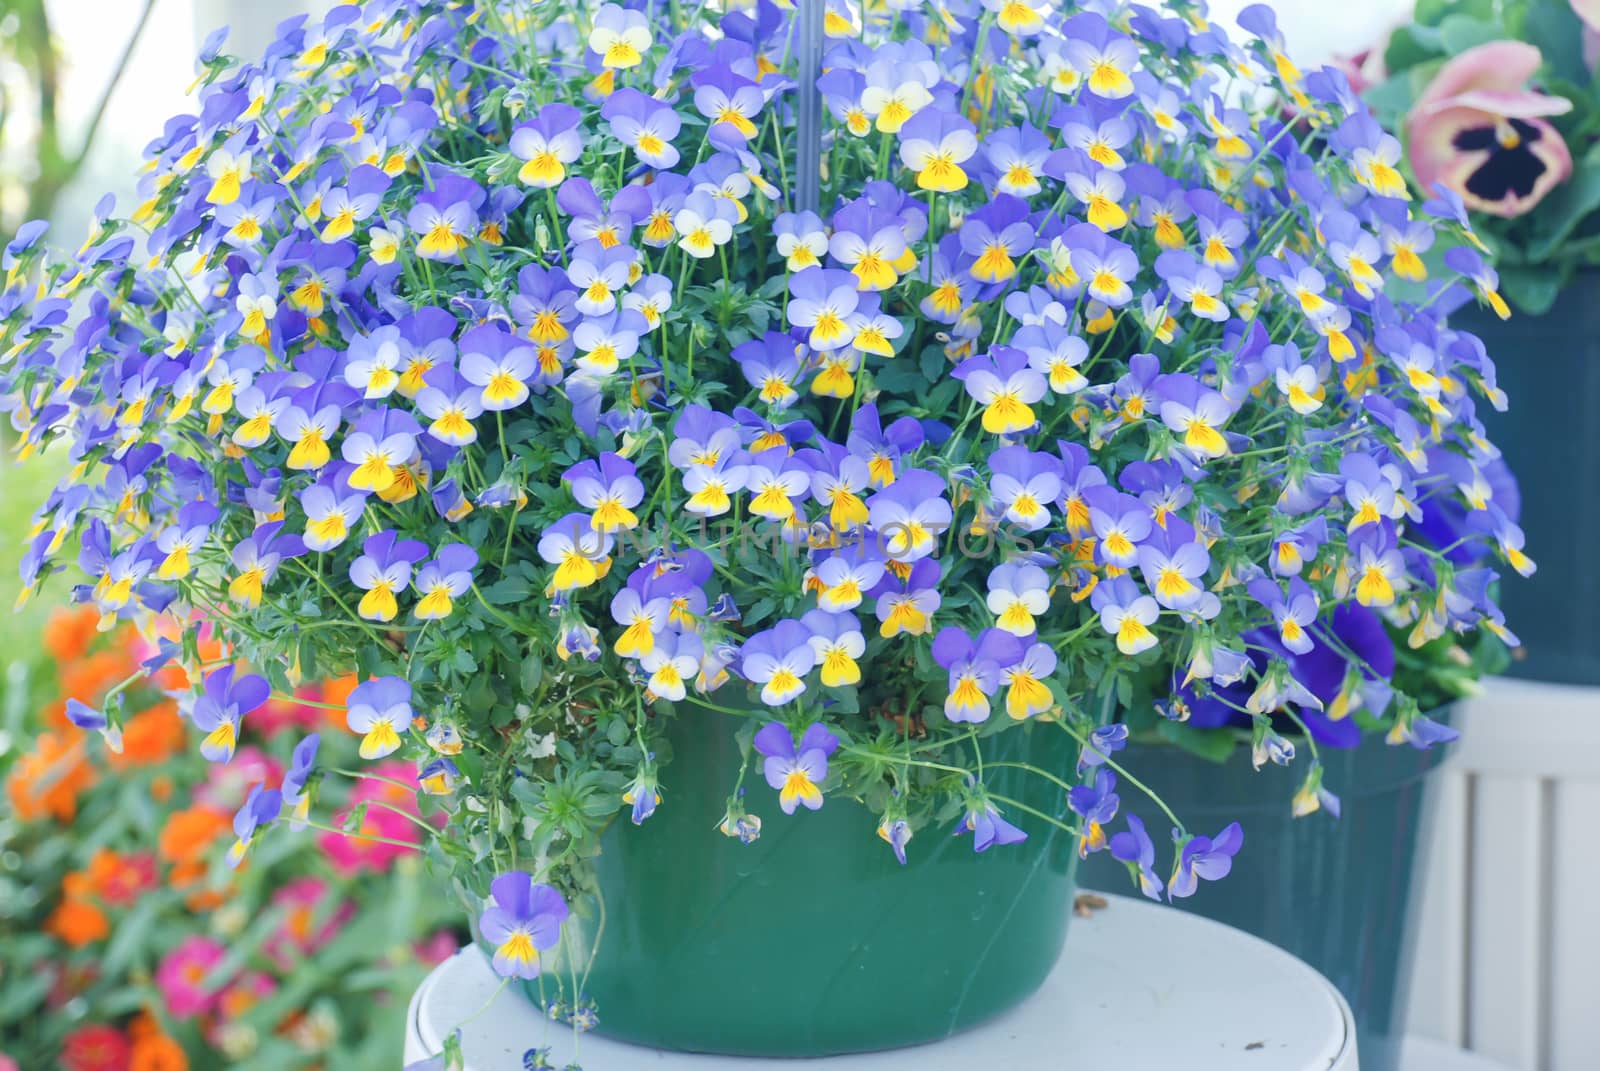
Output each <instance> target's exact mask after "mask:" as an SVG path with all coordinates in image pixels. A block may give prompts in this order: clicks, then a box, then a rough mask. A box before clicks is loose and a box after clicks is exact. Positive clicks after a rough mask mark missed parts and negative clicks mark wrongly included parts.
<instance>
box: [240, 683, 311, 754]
mask: <svg viewBox="0 0 1600 1071" xmlns="http://www.w3.org/2000/svg"><path fill="white" fill-rule="evenodd" d="M320 698H321V689H320V688H316V687H313V686H309V685H308V686H306V687H303V688H298V689H296V690H295V693H294V698H293V699H289V698H279V697H277V696H274V697H273V698H271V699H268V700H267V703H266V705H265V706H263V707H262V708H261V709H260V710H258V711H256V712H255V714H254V715H253V716H252V717H251V719H250V723H251V725H252V726H254V727H255V728H256V729H258V730H260V732H261V734H262V735H263V736H265V737H267V738H268V739H269V740H270V739H271V738H273V737H275V736H277V735H278V734H279V733H281V732H285V731H289V730H295V731H298V732H310V731H312V730H314V729H316V728H317V727H318V726H319V725H321V724H322V712H321V709H320V708H318V707H313V706H307V705H306V704H305V703H304V702H301V700H305V699H309V700H311V701H313V702H316V701H318V700H319V699H320Z"/></svg>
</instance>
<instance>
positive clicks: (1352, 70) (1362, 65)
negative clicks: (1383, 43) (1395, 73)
mask: <svg viewBox="0 0 1600 1071" xmlns="http://www.w3.org/2000/svg"><path fill="white" fill-rule="evenodd" d="M1385 39H1386V40H1387V37H1385ZM1329 66H1331V67H1336V68H1338V69H1339V70H1340V71H1342V72H1343V73H1344V76H1345V77H1346V78H1347V79H1349V81H1350V92H1352V93H1355V94H1357V95H1360V94H1362V93H1365V92H1366V91H1367V90H1369V89H1371V88H1372V87H1373V86H1375V85H1377V84H1378V83H1379V82H1381V81H1383V80H1384V79H1385V78H1387V77H1389V72H1388V69H1387V68H1386V67H1385V66H1384V62H1383V49H1382V48H1381V47H1375V48H1366V49H1362V50H1361V51H1360V52H1357V53H1354V54H1353V55H1346V54H1344V53H1340V54H1338V55H1335V56H1334V57H1333V59H1331V60H1330V61H1329Z"/></svg>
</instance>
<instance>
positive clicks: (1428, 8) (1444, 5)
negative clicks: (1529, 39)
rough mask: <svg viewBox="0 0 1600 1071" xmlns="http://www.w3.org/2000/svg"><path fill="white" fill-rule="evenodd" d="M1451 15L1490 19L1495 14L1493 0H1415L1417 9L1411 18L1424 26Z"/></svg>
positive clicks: (1437, 22)
mask: <svg viewBox="0 0 1600 1071" xmlns="http://www.w3.org/2000/svg"><path fill="white" fill-rule="evenodd" d="M1451 15H1470V16H1472V17H1474V18H1479V19H1492V18H1494V15H1495V0H1417V9H1416V12H1415V13H1414V14H1413V15H1412V19H1413V20H1414V21H1416V22H1420V23H1421V24H1423V25H1424V26H1438V25H1439V24H1440V23H1441V22H1443V21H1444V20H1445V19H1447V18H1449V17H1450V16H1451Z"/></svg>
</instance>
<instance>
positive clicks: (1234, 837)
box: [1167, 822, 1244, 900]
mask: <svg viewBox="0 0 1600 1071" xmlns="http://www.w3.org/2000/svg"><path fill="white" fill-rule="evenodd" d="M1172 839H1173V841H1174V842H1176V843H1178V844H1179V846H1180V847H1179V853H1178V862H1177V866H1176V867H1174V868H1173V871H1172V877H1171V879H1170V880H1169V881H1168V882H1167V899H1168V900H1172V899H1174V898H1178V897H1184V896H1193V895H1194V892H1195V890H1196V889H1198V888H1199V887H1200V879H1202V878H1204V879H1205V880H1206V881H1220V880H1222V879H1223V878H1225V877H1227V876H1228V871H1230V870H1232V869H1233V857H1234V856H1235V855H1237V854H1239V849H1240V847H1241V846H1243V844H1244V830H1242V829H1240V828H1239V823H1238V822H1230V823H1229V824H1228V825H1227V827H1226V828H1224V829H1223V830H1222V832H1221V833H1218V834H1217V835H1216V837H1214V838H1213V837H1190V838H1189V839H1188V840H1184V839H1183V838H1182V836H1181V835H1180V834H1179V833H1178V831H1177V830H1173V831H1172Z"/></svg>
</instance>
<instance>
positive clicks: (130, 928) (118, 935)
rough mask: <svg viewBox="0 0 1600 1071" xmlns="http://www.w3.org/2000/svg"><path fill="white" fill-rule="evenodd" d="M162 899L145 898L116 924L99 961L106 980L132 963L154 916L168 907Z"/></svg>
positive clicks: (147, 935)
mask: <svg viewBox="0 0 1600 1071" xmlns="http://www.w3.org/2000/svg"><path fill="white" fill-rule="evenodd" d="M170 906H172V905H171V904H168V903H165V902H164V901H163V898H162V897H160V896H156V895H150V896H146V897H144V898H143V899H141V900H140V901H139V905H138V906H137V907H135V908H134V909H133V910H132V911H130V912H128V915H127V917H126V918H124V919H122V920H120V921H119V922H118V923H117V929H116V932H115V933H114V934H112V936H111V942H110V943H109V944H107V945H106V952H105V956H104V957H103V958H102V959H101V961H100V964H99V966H100V971H101V973H102V975H103V976H105V977H107V978H117V977H120V976H121V975H122V973H123V972H124V971H125V970H126V969H127V967H128V965H129V964H131V963H132V962H133V957H134V955H135V954H136V953H137V952H138V950H139V944H140V942H142V941H144V940H146V939H148V938H149V936H150V928H151V923H153V922H154V921H155V918H156V914H157V913H158V912H159V911H160V910H161V909H162V908H163V907H170Z"/></svg>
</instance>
